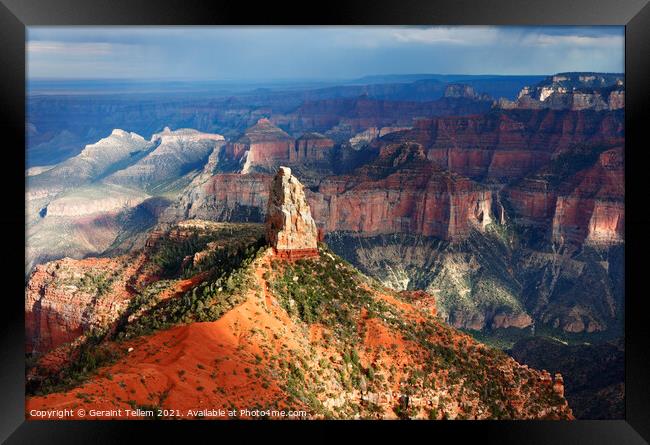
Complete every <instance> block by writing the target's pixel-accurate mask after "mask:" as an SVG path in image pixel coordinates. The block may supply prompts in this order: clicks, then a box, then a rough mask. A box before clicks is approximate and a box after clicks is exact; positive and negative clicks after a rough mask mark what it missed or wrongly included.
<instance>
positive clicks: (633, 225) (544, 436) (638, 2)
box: [0, 0, 650, 444]
mask: <svg viewBox="0 0 650 445" xmlns="http://www.w3.org/2000/svg"><path fill="white" fill-rule="evenodd" d="M311 6H312V7H314V6H317V5H311ZM292 11H293V13H287V12H286V11H284V10H281V9H279V8H277V5H275V4H273V3H270V2H269V3H267V4H262V5H256V6H254V7H252V6H249V5H244V4H242V3H240V4H238V6H235V5H234V4H228V3H225V2H224V3H215V2H212V3H210V2H200V0H198V1H197V0H192V1H187V0H186V1H184V2H183V1H181V0H158V1H155V2H154V1H147V0H113V1H110V0H94V1H92V2H83V0H49V1H44V0H40V1H39V0H0V41H1V42H2V52H1V53H2V56H3V57H2V59H0V60H2V61H3V62H4V63H3V64H2V65H3V68H2V70H0V73H1V74H0V128H1V130H2V133H1V134H2V135H3V136H5V138H4V139H5V140H6V136H9V137H10V140H11V141H12V143H6V144H4V145H5V153H4V156H5V158H8V161H9V162H10V165H11V168H10V169H6V171H4V172H3V174H2V175H0V184H1V186H2V189H3V190H4V191H5V193H4V194H3V196H4V197H5V199H6V198H7V197H9V198H10V200H11V204H12V207H13V208H12V210H13V211H12V212H7V211H5V212H2V213H1V214H0V229H1V230H3V232H4V233H5V234H11V235H9V236H7V237H5V249H6V251H7V252H6V253H7V254H8V255H6V260H7V261H6V264H5V267H4V268H3V269H2V271H3V272H4V273H3V274H4V275H6V277H7V278H9V279H8V280H7V281H8V283H9V284H10V287H9V289H10V290H9V291H8V292H6V297H5V302H4V306H3V309H4V310H3V311H2V317H3V318H4V320H3V321H4V323H2V324H0V330H1V331H0V387H1V388H2V390H3V392H2V396H1V397H0V407H1V411H0V413H2V415H1V416H0V440H3V441H4V440H6V439H8V440H7V443H25V442H29V443H33V442H37V441H44V442H48V443H49V442H59V441H66V442H74V443H76V442H80V443H81V442H86V441H88V439H90V440H93V442H96V443H114V442H115V441H116V440H118V438H119V439H122V440H123V439H125V438H127V437H128V438H130V439H135V438H136V437H138V436H140V435H141V434H146V436H145V435H142V436H140V437H142V438H145V440H146V439H150V437H151V436H150V435H149V434H148V432H149V431H152V430H153V428H151V426H152V425H151V423H144V424H143V423H141V422H127V421H113V422H104V421H86V422H75V421H57V422H46V421H30V422H26V421H25V418H24V402H25V401H24V396H25V391H24V366H23V364H24V353H23V352H24V307H23V303H22V301H21V300H20V298H18V297H17V295H19V294H21V293H23V292H24V282H21V280H19V279H17V277H19V276H23V275H24V270H23V264H22V263H20V262H17V261H16V259H15V256H16V254H15V252H21V251H22V252H23V253H24V248H25V247H24V243H23V244H21V243H22V242H23V241H25V231H24V227H25V219H24V217H25V214H24V211H25V210H24V198H25V195H24V194H25V178H24V171H25V158H24V152H21V151H20V150H18V148H17V147H21V146H22V147H24V146H25V130H24V125H25V98H26V96H25V74H26V72H25V36H26V27H27V26H40V25H49V26H57V25H60V26H79V25H89V26H97V25H100V26H101V25H104V26H107V25H138V26H157V25H239V24H266V25H268V24H276V25H280V24H282V25H290V24H297V23H311V24H312V25H333V24H339V25H378V24H402V25H422V24H427V25H459V24H463V25H538V26H539V25H625V27H626V28H625V41H626V45H625V77H626V82H625V83H626V86H625V87H626V90H627V94H626V104H625V125H626V129H625V131H626V140H625V156H626V162H625V188H626V196H625V207H626V226H625V233H626V240H627V242H626V245H625V261H626V269H625V271H626V274H625V275H626V276H625V287H626V311H625V312H626V314H625V332H626V334H625V360H626V363H625V365H626V366H625V372H626V374H625V378H626V381H625V393H626V394H625V396H626V401H625V404H626V413H625V420H602V421H589V420H578V421H573V422H563V421H527V422H522V421H488V422H410V423H408V424H406V426H407V427H408V428H406V429H404V427H403V425H405V424H404V423H399V422H370V421H369V422H363V421H351V422H349V421H336V422H328V421H324V422H308V423H305V422H301V423H296V424H294V423H291V424H290V428H291V430H290V434H291V435H292V436H293V437H299V435H298V434H296V433H298V432H308V434H309V436H307V435H304V436H303V437H304V438H305V439H307V440H309V439H310V438H311V437H313V435H314V433H318V434H320V435H321V437H323V438H324V437H332V438H338V437H341V433H343V434H345V435H348V433H358V432H360V431H361V430H363V432H364V434H366V438H371V437H372V438H375V437H377V438H385V437H386V435H387V434H389V433H390V434H391V435H392V434H395V433H397V434H399V436H396V437H401V439H402V440H403V439H404V436H405V433H406V434H408V435H410V434H411V433H416V434H417V433H420V434H432V433H433V434H436V436H435V437H445V436H447V437H449V438H453V439H454V440H456V441H457V440H458V439H459V438H463V439H465V438H469V437H476V438H478V439H479V440H485V439H486V438H488V439H490V438H492V437H494V438H495V439H498V440H499V442H500V443H531V444H538V443H539V444H542V443H552V442H560V443H563V442H573V443H588V444H608V443H620V444H622V443H629V444H642V443H647V440H650V406H649V405H650V378H649V377H648V376H650V358H649V355H648V354H647V349H648V348H647V343H645V339H646V338H649V337H650V336H649V335H648V334H650V326H649V324H648V323H647V320H645V318H646V317H645V311H643V308H642V304H643V296H644V290H645V289H646V287H647V286H646V285H645V284H646V283H645V280H644V272H645V265H644V264H643V258H644V254H645V255H646V257H647V252H649V251H650V237H649V236H648V232H649V230H648V229H650V208H649V207H648V206H647V204H646V203H645V202H644V199H645V198H646V196H645V194H644V193H643V192H644V191H645V190H646V189H647V184H646V180H645V175H647V173H646V172H645V170H646V168H645V163H644V162H643V158H644V151H645V152H647V151H648V150H647V148H646V147H644V146H643V145H644V142H646V141H647V140H648V139H647V136H644V130H645V125H644V124H645V122H647V121H648V120H647V119H646V118H647V115H648V109H650V86H649V85H648V79H650V58H649V57H648V55H649V54H650V4H649V3H648V0H625V1H620V0H619V1H617V0H591V1H590V0H572V1H571V2H567V1H565V0H546V1H544V0H519V1H517V0H490V1H481V2H478V1H472V0H457V1H453V2H452V1H450V0H447V1H439V0H433V1H431V0H430V1H428V2H425V0H401V1H400V2H399V4H396V3H395V2H392V3H391V2H389V1H387V0H380V1H376V2H374V3H373V4H371V5H369V4H365V5H364V4H363V3H362V2H361V1H359V0H354V1H348V2H344V1H343V0H334V1H333V2H328V3H327V4H324V5H322V7H321V8H320V10H319V11H318V13H317V14H311V15H309V14H308V13H306V12H301V10H299V9H293V10H292ZM303 11H304V10H303ZM287 14H288V15H287ZM315 20H316V21H317V22H316V23H315V22H314V21H315ZM646 156H647V155H646ZM648 158H650V156H648ZM644 204H645V205H644ZM15 233H19V234H22V235H20V236H15V235H14V234H15ZM190 424H191V426H189V425H190ZM369 424H371V425H369ZM131 425H133V426H131ZM136 425H137V426H136ZM157 425H158V426H157V427H156V430H159V431H160V432H164V433H165V434H166V435H167V437H168V438H170V439H171V437H173V436H172V432H174V433H176V434H178V433H180V434H181V435H180V436H179V437H180V438H184V439H185V440H186V439H187V436H188V434H191V433H195V432H199V433H211V434H214V432H217V431H219V432H223V433H228V434H233V433H236V434H238V436H237V437H238V438H239V439H241V438H243V437H245V436H247V435H248V434H250V432H254V431H256V432H258V433H259V432H263V433H278V432H282V433H284V434H286V433H287V432H289V431H287V430H285V425H287V424H286V423H284V422H280V423H278V422H275V423H274V422H264V421H262V422H261V423H254V424H250V423H249V422H237V421H234V422H164V423H162V424H161V423H158V424H157ZM186 425H188V426H186ZM251 425H255V428H251ZM397 425H399V427H398V428H399V429H398V428H396V426H397ZM368 426H370V427H371V428H368ZM410 429H412V430H414V431H409V430H410ZM174 430H175V431H174ZM415 430H417V431H415ZM213 437H222V436H213ZM288 437H291V436H287V438H288ZM181 440H182V439H181Z"/></svg>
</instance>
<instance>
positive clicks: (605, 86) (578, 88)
mask: <svg viewBox="0 0 650 445" xmlns="http://www.w3.org/2000/svg"><path fill="white" fill-rule="evenodd" d="M624 82H625V81H624V76H623V75H622V74H600V73H561V74H556V75H554V76H549V77H547V78H546V79H544V80H543V81H541V82H539V83H538V84H537V85H534V86H527V87H524V88H523V89H522V90H521V91H520V92H519V95H518V96H517V100H516V101H514V102H511V101H507V100H501V101H499V103H498V104H499V106H500V107H502V108H506V109H512V108H519V109H544V108H549V109H553V110H574V111H575V110H596V111H602V110H608V111H613V110H620V109H622V108H623V107H624V106H625V86H624Z"/></svg>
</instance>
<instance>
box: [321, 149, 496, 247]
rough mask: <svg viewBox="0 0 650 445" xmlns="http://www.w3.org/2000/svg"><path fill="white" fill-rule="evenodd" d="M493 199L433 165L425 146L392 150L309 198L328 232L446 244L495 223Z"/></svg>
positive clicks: (325, 183) (334, 179)
mask: <svg viewBox="0 0 650 445" xmlns="http://www.w3.org/2000/svg"><path fill="white" fill-rule="evenodd" d="M491 199H492V194H491V192H490V191H489V190H486V189H484V188H482V187H481V186H479V185H478V184H476V183H474V182H472V181H471V180H469V179H467V178H463V177H461V176H459V175H455V174H453V173H451V172H448V171H444V170H442V169H440V168H439V167H437V166H436V165H435V164H434V163H432V162H431V161H428V160H427V159H426V154H425V152H424V149H423V147H422V146H421V145H419V144H395V145H389V146H386V147H384V148H383V149H382V151H381V153H380V155H379V157H378V158H377V159H376V160H375V161H374V162H373V163H371V164H369V165H368V166H365V167H361V168H359V169H358V170H356V171H355V172H354V174H352V175H349V176H337V177H331V178H326V179H324V180H323V181H322V182H321V184H320V185H319V187H318V189H317V190H316V192H314V193H310V194H309V202H310V204H311V206H312V210H313V213H314V217H315V219H316V221H317V222H318V225H319V227H321V228H322V229H323V230H324V231H325V232H333V231H351V232H359V233H363V234H365V235H366V236H371V235H377V234H381V233H400V232H404V233H412V234H419V235H424V236H436V237H438V238H441V239H446V240H450V239H459V238H461V237H463V236H464V235H466V234H467V233H468V232H469V231H470V229H471V228H482V227H484V226H486V225H487V224H489V223H490V222H491Z"/></svg>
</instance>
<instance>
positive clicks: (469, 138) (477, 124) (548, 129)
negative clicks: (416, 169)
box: [384, 110, 624, 182]
mask: <svg viewBox="0 0 650 445" xmlns="http://www.w3.org/2000/svg"><path fill="white" fill-rule="evenodd" d="M623 127H624V121H623V114H622V113H620V112H608V113H602V112H600V113H599V112H594V111H552V110H537V111H535V110H512V111H500V112H491V113H488V114H484V115H479V116H468V117H440V118H435V119H422V120H418V121H416V122H415V126H414V128H413V129H412V130H410V131H406V132H398V133H394V135H388V136H386V137H385V138H384V139H385V140H386V142H385V143H395V142H397V141H403V142H408V141H413V142H418V143H420V144H422V145H423V146H424V147H425V149H426V153H427V158H428V159H430V160H433V161H434V162H436V163H437V164H438V165H440V166H441V167H443V168H446V169H448V170H450V171H452V172H456V173H459V174H461V175H463V176H467V177H470V178H473V179H480V180H489V181H497V182H501V181H508V180H511V179H513V178H516V177H521V176H523V175H525V174H526V173H529V172H531V171H534V170H536V169H537V168H540V167H541V166H543V165H544V164H546V163H548V162H549V161H550V159H551V156H552V154H553V153H556V152H558V151H560V150H565V149H567V148H569V147H570V146H572V145H575V144H591V145H612V144H616V143H619V144H622V141H623V133H624V132H623Z"/></svg>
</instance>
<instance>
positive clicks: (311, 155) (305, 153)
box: [289, 133, 334, 163]
mask: <svg viewBox="0 0 650 445" xmlns="http://www.w3.org/2000/svg"><path fill="white" fill-rule="evenodd" d="M332 148H334V141H333V140H331V139H330V138H327V137H325V136H323V135H322V134H320V133H305V134H303V135H302V136H300V137H299V138H298V139H296V143H295V147H294V149H293V150H292V151H291V152H289V161H290V162H292V163H293V162H304V163H312V162H323V161H327V160H329V157H330V155H331V151H332Z"/></svg>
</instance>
